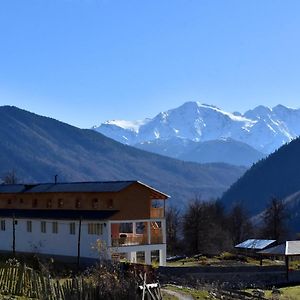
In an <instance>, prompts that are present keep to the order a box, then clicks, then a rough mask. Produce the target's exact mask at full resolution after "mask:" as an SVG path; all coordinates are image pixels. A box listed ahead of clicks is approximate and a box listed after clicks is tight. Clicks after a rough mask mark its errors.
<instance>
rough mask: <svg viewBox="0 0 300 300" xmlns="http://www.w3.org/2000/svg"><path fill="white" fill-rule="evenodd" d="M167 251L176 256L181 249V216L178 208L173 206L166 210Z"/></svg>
mask: <svg viewBox="0 0 300 300" xmlns="http://www.w3.org/2000/svg"><path fill="white" fill-rule="evenodd" d="M166 225H167V250H168V253H170V254H175V253H177V252H178V251H179V248H180V238H179V235H180V229H181V214H180V210H179V209H178V208H177V207H174V206H171V207H168V208H167V210H166Z"/></svg>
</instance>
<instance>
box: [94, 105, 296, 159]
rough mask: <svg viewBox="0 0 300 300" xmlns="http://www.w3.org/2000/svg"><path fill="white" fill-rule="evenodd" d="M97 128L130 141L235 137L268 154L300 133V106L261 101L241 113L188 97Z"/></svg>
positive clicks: (124, 141)
mask: <svg viewBox="0 0 300 300" xmlns="http://www.w3.org/2000/svg"><path fill="white" fill-rule="evenodd" d="M94 129H95V130H97V131H99V132H101V133H102V134H104V135H106V136H108V137H111V138H113V139H115V140H117V141H119V142H122V143H125V144H129V145H135V144H137V143H142V142H146V141H152V140H155V139H168V140H169V139H171V138H172V137H176V138H183V139H187V140H191V141H196V142H205V141H209V140H218V139H223V138H232V139H234V140H236V141H240V142H243V143H246V144H248V145H250V146H251V147H253V148H255V149H256V150H258V151H260V152H263V153H267V154H268V153H271V152H273V151H274V150H275V149H277V148H278V147H280V146H281V145H283V144H284V143H287V142H289V141H291V140H292V139H293V138H295V137H296V136H298V135H300V109H298V110H297V109H290V108H287V107H285V106H283V105H277V106H276V107H274V108H269V107H267V106H264V105H259V106H257V107H255V108H253V109H251V110H248V111H247V112H245V113H244V114H241V113H240V112H234V113H231V112H227V111H225V110H222V109H221V108H219V107H217V106H215V105H211V104H205V103H200V102H199V101H188V102H185V103H183V104H182V105H181V106H179V107H177V108H173V109H170V110H167V111H164V112H160V113H159V114H158V115H156V116H155V117H154V118H152V119H146V120H142V121H123V120H113V121H107V122H105V123H103V124H101V125H100V126H98V127H95V128H94Z"/></svg>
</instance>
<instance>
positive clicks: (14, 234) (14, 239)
mask: <svg viewBox="0 0 300 300" xmlns="http://www.w3.org/2000/svg"><path fill="white" fill-rule="evenodd" d="M12 217H13V256H16V219H15V214H14V213H13V216H12Z"/></svg>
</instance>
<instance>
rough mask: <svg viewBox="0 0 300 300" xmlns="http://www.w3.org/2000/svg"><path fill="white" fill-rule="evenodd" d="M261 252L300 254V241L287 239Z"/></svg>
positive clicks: (288, 254) (268, 253)
mask: <svg viewBox="0 0 300 300" xmlns="http://www.w3.org/2000/svg"><path fill="white" fill-rule="evenodd" d="M259 254H265V255H282V256H283V255H286V256H293V255H300V241H286V242H285V243H283V244H280V245H278V246H276V247H272V248H269V249H265V250H263V251H259Z"/></svg>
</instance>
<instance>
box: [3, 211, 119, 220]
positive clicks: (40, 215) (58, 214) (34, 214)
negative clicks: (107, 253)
mask: <svg viewBox="0 0 300 300" xmlns="http://www.w3.org/2000/svg"><path fill="white" fill-rule="evenodd" d="M117 212H118V211H117V210H100V211H96V210H69V209H0V217H10V218H11V217H12V216H13V215H14V216H15V218H21V219H22V218H30V219H54V220H79V219H80V218H81V219H82V220H106V219H108V218H110V217H111V216H113V215H114V214H115V213H117Z"/></svg>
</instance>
